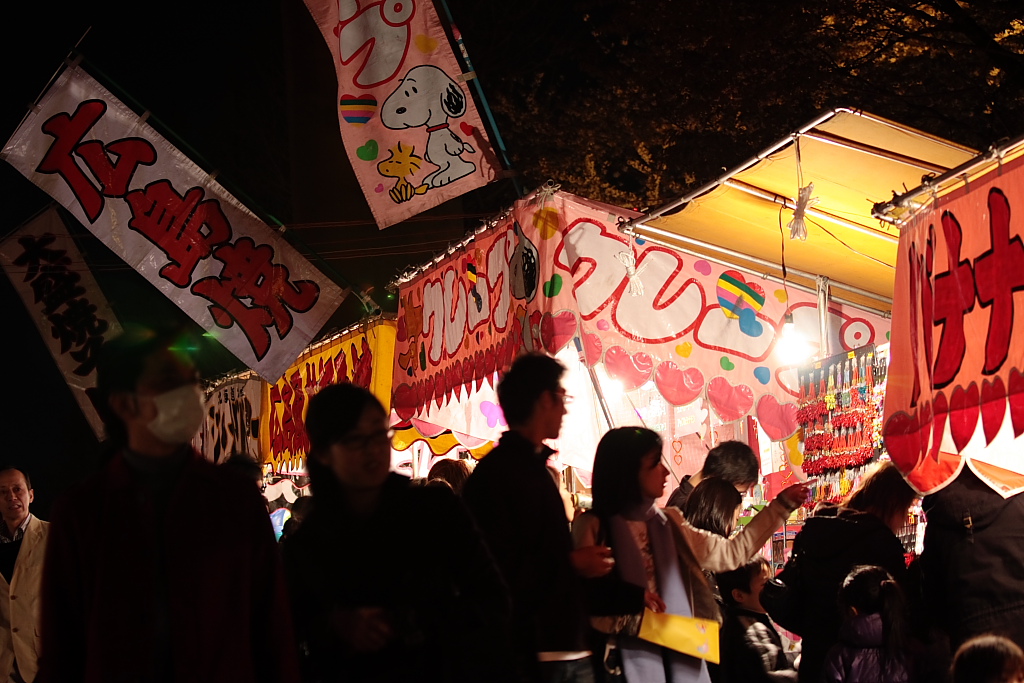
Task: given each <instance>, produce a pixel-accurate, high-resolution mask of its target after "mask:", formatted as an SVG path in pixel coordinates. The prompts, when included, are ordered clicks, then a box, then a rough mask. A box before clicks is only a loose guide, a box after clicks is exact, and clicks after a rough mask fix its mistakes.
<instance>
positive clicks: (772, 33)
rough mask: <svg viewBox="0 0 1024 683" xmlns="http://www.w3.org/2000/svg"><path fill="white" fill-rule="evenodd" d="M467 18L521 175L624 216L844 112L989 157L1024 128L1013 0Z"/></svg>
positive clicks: (466, 11)
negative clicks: (832, 112)
mask: <svg viewBox="0 0 1024 683" xmlns="http://www.w3.org/2000/svg"><path fill="white" fill-rule="evenodd" d="M451 7H452V11H453V13H454V15H455V18H456V23H457V24H458V25H459V28H460V29H461V30H462V33H463V36H464V38H465V41H466V43H467V46H468V48H469V50H470V51H471V56H472V58H473V65H474V67H475V68H476V70H477V72H478V74H479V75H480V78H481V80H482V84H483V86H484V88H485V91H486V92H487V94H488V96H489V98H490V100H491V105H492V107H493V109H494V112H495V116H496V118H497V120H498V126H499V128H500V130H501V132H502V134H503V135H504V136H505V138H506V139H507V140H508V146H509V150H510V154H511V156H512V158H513V162H514V164H515V166H516V167H517V169H518V170H519V171H520V172H521V173H522V174H523V175H524V176H525V177H526V178H528V179H530V181H531V182H532V183H533V184H536V183H538V182H541V181H543V180H545V179H546V178H549V177H550V178H554V179H556V180H559V181H561V182H563V183H564V186H565V187H567V189H570V190H571V191H573V192H575V193H577V194H581V195H583V196H587V197H591V198H595V199H602V200H604V201H607V202H611V203H615V204H620V205H632V206H647V205H655V204H657V203H658V202H661V201H664V200H666V199H669V198H672V197H677V196H680V195H682V194H684V193H685V191H686V190H687V189H692V188H693V187H694V186H695V185H697V184H703V183H704V182H707V181H709V180H710V179H712V178H714V177H715V176H717V175H718V174H720V173H721V171H722V170H723V167H731V166H733V165H735V164H737V163H739V162H741V161H743V160H744V159H746V158H748V157H749V156H751V155H752V154H754V153H756V152H757V151H758V150H760V149H761V148H763V147H764V146H765V145H767V144H770V143H771V142H773V141H775V140H778V139H780V138H782V137H784V136H785V135H786V134H788V133H789V132H791V131H793V130H794V129H796V128H797V127H798V126H800V125H802V124H804V123H806V122H807V121H809V120H810V119H812V118H813V117H814V116H816V115H817V114H819V113H821V112H823V111H825V110H828V109H831V108H833V107H838V106H846V107H855V108H861V109H864V110H866V111H870V112H871V113H874V114H878V115H880V116H885V117H887V118H890V119H893V120H894V121H897V122H899V123H902V124H906V125H910V126H914V127H917V128H920V129H922V130H925V131H927V132H930V133H933V134H936V135H939V136H942V137H947V138H949V139H952V140H954V141H957V142H960V143H963V144H967V145H970V146H973V147H976V148H980V149H984V148H987V147H988V146H989V145H990V144H992V143H994V142H996V141H997V140H1000V139H1003V138H1005V137H1009V136H1014V135H1019V134H1020V133H1021V132H1022V128H1024V126H1022V125H1021V122H1022V121H1024V15H1022V13H1021V11H1020V4H1019V3H1018V2H1013V1H1012V0H980V1H975V0H971V1H967V2H956V1H955V0H937V1H934V2H881V1H879V0H825V1H824V2H819V3H814V4H812V5H808V4H807V3H799V2H774V3H750V2H743V1H742V0H721V1H718V2H714V3H685V4H679V3H667V2H662V3H651V2H643V1H639V0H625V1H624V0H593V1H588V2H572V3H568V2H567V3H542V2H532V3H529V5H524V3H498V4H488V6H487V8H486V10H484V9H483V7H481V6H480V5H478V4H476V3H469V2H462V1H461V0H452V2H451ZM528 184H529V183H528Z"/></svg>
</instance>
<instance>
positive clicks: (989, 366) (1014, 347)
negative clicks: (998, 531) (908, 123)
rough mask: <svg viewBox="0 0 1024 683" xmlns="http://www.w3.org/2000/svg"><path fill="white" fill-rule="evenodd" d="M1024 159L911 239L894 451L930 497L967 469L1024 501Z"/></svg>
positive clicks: (956, 198) (938, 213)
mask: <svg viewBox="0 0 1024 683" xmlns="http://www.w3.org/2000/svg"><path fill="white" fill-rule="evenodd" d="M1022 217H1024V160H1022V159H1017V160H1015V161H1011V162H1009V163H1006V164H1003V165H1001V166H999V167H998V168H996V169H994V170H993V171H991V172H989V173H987V174H986V175H983V176H981V177H979V178H972V179H971V181H970V184H969V185H966V186H965V187H963V188H961V189H959V190H957V191H955V192H952V193H950V194H948V195H946V196H944V197H941V198H939V199H938V200H936V201H935V203H934V205H933V206H931V207H929V209H928V210H927V211H925V212H923V213H922V214H920V215H918V216H916V217H915V218H914V219H913V220H912V221H911V222H910V224H909V225H907V226H906V227H905V228H904V229H903V230H902V231H901V233H900V246H899V257H898V261H897V265H896V290H895V291H896V296H895V297H894V299H893V309H892V330H893V334H892V345H891V348H890V357H891V361H890V366H889V373H888V384H887V390H886V397H885V425H884V431H883V434H884V437H885V446H886V449H887V450H888V452H889V455H890V456H891V457H892V460H893V462H895V463H896V464H897V465H898V466H899V467H900V469H901V470H902V471H903V472H904V473H905V474H906V476H907V480H908V481H909V482H910V483H911V484H912V485H913V486H914V487H915V488H916V489H917V490H918V491H919V492H921V493H932V492H934V491H937V490H939V489H941V488H942V487H943V486H945V485H946V484H948V483H949V482H950V481H952V480H953V479H954V478H955V477H956V476H957V474H959V472H960V471H961V469H962V468H963V467H964V466H968V467H970V468H971V469H972V470H973V471H974V472H975V474H977V475H978V476H979V477H980V478H981V479H982V480H983V481H985V482H986V483H987V484H989V486H991V487H992V488H993V489H995V490H996V491H998V492H999V493H1001V494H1002V495H1003V496H1011V495H1013V494H1015V493H1019V492H1021V491H1024V439H1022V438H1021V437H1022V435H1024V310H1021V313H1022V315H1017V312H1018V309H1019V308H1021V305H1022V303H1024V293H1022V292H1024V218H1022Z"/></svg>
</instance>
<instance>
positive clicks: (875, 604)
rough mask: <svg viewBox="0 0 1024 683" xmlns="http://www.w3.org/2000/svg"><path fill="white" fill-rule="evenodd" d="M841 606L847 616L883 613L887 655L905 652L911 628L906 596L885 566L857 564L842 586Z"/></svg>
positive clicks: (883, 634)
mask: <svg viewBox="0 0 1024 683" xmlns="http://www.w3.org/2000/svg"><path fill="white" fill-rule="evenodd" d="M839 609H840V611H841V612H842V613H843V618H844V619H852V618H854V617H858V616H864V615H869V614H880V615H881V617H882V637H883V638H884V640H885V649H886V651H887V654H888V655H889V656H890V657H898V656H901V655H902V653H903V646H904V643H905V641H906V628H907V627H906V619H907V617H906V609H907V607H906V599H905V598H904V596H903V591H902V589H900V587H899V584H897V583H896V581H895V579H893V578H892V575H891V574H889V572H887V571H886V570H885V569H884V568H882V567H876V566H871V565H861V566H859V567H854V568H853V571H851V572H850V573H849V574H848V575H847V576H846V579H844V580H843V585H842V587H841V588H840V589H839Z"/></svg>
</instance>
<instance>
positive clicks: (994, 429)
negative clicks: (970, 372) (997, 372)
mask: <svg viewBox="0 0 1024 683" xmlns="http://www.w3.org/2000/svg"><path fill="white" fill-rule="evenodd" d="M1005 416H1006V386H1005V385H1004V384H1003V379H1002V378H1001V377H996V378H995V380H994V381H991V382H990V381H988V380H987V379H986V380H985V381H984V382H982V383H981V426H982V428H983V429H984V430H985V443H986V445H987V444H990V443H992V439H994V438H996V434H998V433H999V428H1000V427H1002V426H1003V418H1004V417H1005Z"/></svg>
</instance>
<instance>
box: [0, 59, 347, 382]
mask: <svg viewBox="0 0 1024 683" xmlns="http://www.w3.org/2000/svg"><path fill="white" fill-rule="evenodd" d="M3 158H4V159H5V160H6V161H8V162H9V163H10V164H11V165H13V166H14V167H15V168H16V169H18V171H20V172H21V173H22V174H23V175H24V176H25V177H26V178H28V179H29V180H31V181H32V182H33V183H35V184H36V185H38V186H39V187H41V188H42V189H43V190H45V191H46V192H47V193H48V194H50V196H52V197H53V198H54V199H56V200H57V201H58V202H60V203H61V204H62V205H63V206H64V207H65V208H67V209H68V210H69V211H70V212H71V213H72V214H74V215H75V217H77V218H78V219H79V220H80V221H81V222H82V224H83V225H84V226H86V227H87V228H88V229H89V230H91V231H92V232H93V234H95V235H96V236H97V237H98V238H99V239H100V240H101V241H102V242H103V243H104V244H106V245H107V246H108V247H110V249H111V250H113V251H114V253H115V254H117V255H118V256H120V257H121V258H122V259H124V260H125V262H126V263H128V265H130V266H132V267H133V268H135V269H136V270H137V271H139V272H140V273H141V274H142V275H144V276H145V277H146V279H147V280H149V281H150V282H152V283H153V284H154V285H156V287H157V289H159V290H160V291H161V292H163V293H164V294H165V295H166V296H167V297H168V298H169V299H171V301H173V302H174V303H175V304H177V305H178V306H179V307H180V308H181V309H182V310H183V311H185V313H187V314H188V315H189V316H190V317H191V318H192V319H193V320H195V321H196V322H197V323H199V325H201V326H202V327H203V328H204V329H206V330H207V331H209V333H210V334H211V336H213V337H215V338H216V339H217V340H218V341H220V342H221V343H222V344H223V345H224V346H225V347H226V348H227V349H228V350H230V351H231V352H232V353H234V354H235V355H236V356H237V357H238V358H239V359H240V360H241V361H242V362H244V363H245V364H246V365H248V366H249V367H250V368H252V369H253V370H255V371H256V372H258V373H259V374H260V375H262V376H263V377H265V378H267V379H268V380H269V381H271V382H273V381H276V380H277V379H278V378H279V377H280V376H281V374H282V373H283V372H284V371H285V369H286V368H287V367H288V366H289V365H290V364H291V363H292V361H294V360H295V358H296V357H298V355H299V354H300V353H301V352H302V349H303V348H305V347H306V345H307V344H308V343H309V341H310V339H311V338H312V337H313V335H315V334H316V333H317V332H319V331H320V328H321V327H322V326H323V325H324V323H325V322H326V321H327V319H328V318H329V317H330V315H331V314H332V313H333V312H334V311H335V309H337V307H338V305H339V304H340V303H341V300H342V299H343V298H344V295H345V293H343V292H342V291H341V289H340V288H339V287H338V286H337V285H335V284H334V283H333V282H332V281H331V280H330V279H328V278H327V277H325V276H324V275H323V274H322V273H320V272H319V271H318V270H317V269H316V268H314V267H313V266H312V264H310V263H309V262H308V261H307V260H306V259H305V258H304V257H303V256H302V255H301V254H299V253H298V252H297V251H296V250H295V249H294V248H293V247H292V246H291V245H289V244H288V243H287V242H286V241H285V240H284V239H282V238H281V237H280V235H279V234H278V233H276V232H275V231H273V230H272V229H271V228H270V227H269V226H267V225H266V224H265V223H263V222H262V221H261V220H259V219H258V218H257V217H256V216H255V215H254V214H253V213H252V212H251V211H249V210H248V209H247V208H246V207H245V206H243V205H242V204H241V203H240V202H239V201H238V200H237V199H235V198H234V197H232V196H231V195H230V194H229V193H228V192H227V191H226V190H225V189H224V188H223V187H221V186H220V185H219V184H218V183H217V182H216V181H214V179H213V178H211V177H210V175H209V174H208V173H206V172H205V171H203V170H202V169H201V168H199V167H198V166H196V164H194V163H193V162H192V161H191V160H190V159H189V158H188V157H186V156H185V155H184V154H182V153H181V152H180V151H179V150H178V149H177V148H175V147H174V146H173V145H172V144H171V143H170V142H168V141H167V140H166V139H164V138H163V136H161V135H160V134H159V133H157V132H156V131H155V130H154V129H153V128H151V127H150V126H148V125H147V124H146V123H145V120H144V118H143V117H140V116H139V115H138V114H136V113H135V112H133V111H132V110H131V109H129V108H128V107H126V106H125V105H124V104H122V103H121V102H120V101H119V100H118V99H117V98H116V97H114V96H113V95H112V94H111V93H110V92H108V91H107V90H106V89H105V88H104V87H103V86H101V85H100V84H99V83H97V82H96V81H95V80H94V79H93V78H91V77H90V76H89V75H88V74H86V73H85V72H84V71H82V69H81V68H79V67H72V68H68V69H67V70H65V71H64V72H63V73H62V74H61V75H60V77H59V78H58V79H57V81H56V82H55V83H54V84H53V86H52V87H51V88H50V89H49V90H48V91H47V92H46V94H45V95H44V96H43V98H42V99H41V101H40V102H39V104H38V106H36V107H35V108H34V109H33V110H32V111H31V113H30V114H29V116H28V117H27V118H26V119H25V120H24V122H22V124H21V126H19V127H18V130H17V131H15V133H14V135H13V136H12V137H11V139H10V140H9V141H8V142H7V145H6V146H5V147H4V150H3Z"/></svg>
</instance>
